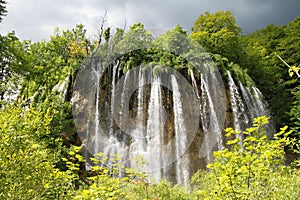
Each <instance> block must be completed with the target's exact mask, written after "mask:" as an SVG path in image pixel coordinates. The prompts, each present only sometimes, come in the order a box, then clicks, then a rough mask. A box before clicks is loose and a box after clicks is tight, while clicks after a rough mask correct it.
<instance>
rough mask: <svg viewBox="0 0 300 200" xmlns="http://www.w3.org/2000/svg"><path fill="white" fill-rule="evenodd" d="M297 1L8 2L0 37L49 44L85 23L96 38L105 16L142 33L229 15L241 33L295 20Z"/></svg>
mask: <svg viewBox="0 0 300 200" xmlns="http://www.w3.org/2000/svg"><path fill="white" fill-rule="evenodd" d="M299 7H300V1H299V0H285V1H282V0H264V1H262V0H251V1H250V0H238V1H237V0H226V1H224V0H198V1H195V0H185V1H184V0H164V1H161V0H152V1H141V0H102V1H99V0H64V1H61V0H40V1H34V0H26V1H20V0H10V1H9V4H8V6H7V10H8V15H7V16H6V17H5V18H4V20H3V22H2V23H1V24H0V33H1V34H5V33H7V32H8V31H11V30H15V31H16V33H17V35H18V36H19V37H20V38H21V39H32V40H34V41H37V40H41V39H48V38H49V36H50V34H51V33H53V31H54V28H55V27H57V26H59V27H61V28H72V27H74V26H75V25H76V24H77V23H83V24H84V25H85V26H86V28H87V29H88V33H89V35H93V34H96V33H97V30H98V29H99V26H100V22H101V20H102V17H103V15H104V13H105V11H106V10H107V21H106V26H111V27H112V28H116V27H124V24H125V22H126V24H127V27H128V26H130V25H131V24H133V23H136V22H142V23H144V24H145V26H146V27H160V28H163V29H162V30H164V29H165V28H172V27H174V26H175V25H176V24H180V25H182V26H183V27H184V28H185V29H186V30H190V29H191V27H192V26H193V23H194V21H195V20H196V19H197V18H198V16H199V15H200V14H201V13H204V12H205V11H209V12H216V11H220V10H231V11H232V12H233V13H234V15H235V17H236V19H237V22H238V24H239V25H240V26H241V27H242V28H243V31H244V33H249V32H252V31H255V30H257V29H260V28H263V27H264V26H266V25H268V24H271V23H275V24H276V25H280V24H285V23H287V22H289V21H291V20H293V19H294V18H295V17H297V16H298V15H299Z"/></svg>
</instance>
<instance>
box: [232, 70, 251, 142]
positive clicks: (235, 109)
mask: <svg viewBox="0 0 300 200" xmlns="http://www.w3.org/2000/svg"><path fill="white" fill-rule="evenodd" d="M227 74H228V84H229V91H230V104H231V108H232V115H233V128H234V129H235V130H236V131H242V130H243V129H244V128H246V125H248V124H249V118H248V116H247V115H246V112H245V104H244V103H243V99H242V97H241V96H240V93H239V90H238V87H237V86H236V84H235V82H234V80H233V78H232V76H231V73H230V72H229V71H228V72H227ZM237 136H238V138H239V144H240V145H242V143H243V136H242V135H241V134H239V135H237Z"/></svg>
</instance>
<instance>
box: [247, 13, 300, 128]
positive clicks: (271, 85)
mask: <svg viewBox="0 0 300 200" xmlns="http://www.w3.org/2000/svg"><path fill="white" fill-rule="evenodd" d="M299 25H300V17H297V18H296V19H295V20H293V21H292V22H290V23H288V24H287V25H283V26H275V25H273V24H271V25H269V26H267V27H265V28H263V29H261V30H259V31H257V32H254V33H251V34H249V35H246V36H243V37H242V39H241V41H242V43H243V49H244V51H245V52H246V57H245V61H244V64H243V65H242V67H244V68H246V69H247V70H248V73H249V75H250V76H251V78H252V79H253V80H254V81H255V83H256V85H257V86H258V88H259V89H260V90H261V91H262V93H263V94H264V97H265V99H266V100H267V101H268V103H269V105H270V109H271V111H272V114H273V116H274V118H273V119H275V120H276V123H277V124H278V126H279V127H280V126H284V125H285V124H288V125H290V127H292V126H294V125H295V124H291V121H290V114H289V111H290V109H291V106H294V105H295V104H296V103H297V102H296V101H295V100H296V99H297V97H296V96H295V93H291V91H293V90H295V88H296V87H297V86H298V85H299V80H297V79H294V78H292V77H290V76H288V75H287V71H288V70H287V67H286V64H288V65H290V66H293V65H297V64H299V63H300V57H299V51H300V49H299V46H300V44H299V41H300V40H299V37H300V36H299V34H298V30H299ZM277 56H280V57H281V58H282V60H284V61H285V62H286V63H284V62H282V61H281V60H280V59H278V57H277ZM290 72H293V70H292V71H290Z"/></svg>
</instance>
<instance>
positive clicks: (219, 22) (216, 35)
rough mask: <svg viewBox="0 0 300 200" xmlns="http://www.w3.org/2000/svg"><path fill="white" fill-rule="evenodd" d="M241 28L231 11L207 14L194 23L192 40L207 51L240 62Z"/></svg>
mask: <svg viewBox="0 0 300 200" xmlns="http://www.w3.org/2000/svg"><path fill="white" fill-rule="evenodd" d="M240 34H241V28H240V27H239V26H238V25H237V23H236V20H235V17H234V16H233V14H232V13H231V12H230V11H226V12H224V11H221V12H216V13H213V14H211V13H209V12H205V13H204V14H201V15H200V16H199V17H198V19H197V20H196V21H195V22H194V26H193V27H192V32H191V35H190V36H191V38H192V39H194V40H196V41H198V42H199V43H200V44H201V45H202V46H203V47H204V48H206V50H207V51H209V52H211V53H216V54H220V55H222V56H224V57H227V58H228V59H229V60H230V61H234V62H238V61H239V59H240V52H241V46H240V44H239V36H240Z"/></svg>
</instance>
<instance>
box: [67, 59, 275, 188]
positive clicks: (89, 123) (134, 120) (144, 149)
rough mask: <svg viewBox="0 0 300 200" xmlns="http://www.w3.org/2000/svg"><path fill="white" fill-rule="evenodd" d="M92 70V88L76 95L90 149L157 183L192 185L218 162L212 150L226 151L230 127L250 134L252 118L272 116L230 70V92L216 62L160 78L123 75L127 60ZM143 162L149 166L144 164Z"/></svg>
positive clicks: (145, 73)
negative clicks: (194, 178)
mask: <svg viewBox="0 0 300 200" xmlns="http://www.w3.org/2000/svg"><path fill="white" fill-rule="evenodd" d="M93 66H94V67H93V68H92V69H91V70H89V71H88V68H87V69H86V70H87V72H86V73H88V74H87V75H82V76H80V78H81V79H79V83H81V84H82V85H87V87H85V88H83V89H80V88H79V89H77V91H76V92H75V94H74V97H73V101H74V105H75V107H76V109H77V110H75V111H77V113H76V112H75V114H74V115H75V116H79V117H78V118H77V121H79V122H80V123H79V124H77V125H76V126H77V127H76V128H77V129H78V132H79V134H80V135H81V136H82V135H83V136H85V137H83V136H82V141H83V143H84V146H85V147H86V149H88V150H89V151H90V154H96V153H98V152H103V153H104V156H107V157H108V159H109V158H111V157H113V156H114V154H118V155H120V157H122V163H123V164H124V165H125V167H132V168H138V169H139V170H140V171H143V172H145V173H146V174H148V175H149V177H150V178H149V180H151V181H154V182H158V181H159V180H161V179H162V178H165V179H167V180H169V181H172V182H174V183H177V184H179V185H187V184H188V182H189V178H190V176H191V175H192V173H193V172H194V171H196V170H198V169H199V168H201V169H205V168H206V165H207V164H208V163H212V162H213V154H212V153H213V151H215V150H220V149H224V148H225V146H224V144H225V143H226V138H225V137H224V135H223V129H224V128H225V127H224V125H230V124H232V125H233V128H235V129H238V130H243V129H244V128H245V127H246V126H248V125H249V122H250V119H252V118H254V117H257V116H259V115H267V114H268V112H267V106H266V105H265V104H264V102H263V98H262V95H261V93H260V92H259V90H258V89H257V88H255V87H252V88H248V87H245V86H243V85H242V84H241V83H240V82H239V84H236V83H235V81H234V79H233V77H232V76H231V74H230V72H228V90H227V91H226V90H225V87H224V85H222V84H223V82H222V81H223V80H222V77H221V76H220V75H219V74H218V71H217V70H215V69H214V67H213V66H211V64H210V63H209V62H207V63H205V62H204V63H203V66H202V65H201V66H200V67H201V71H199V72H196V70H195V71H192V70H190V76H189V77H184V76H183V75H181V74H180V73H178V72H176V70H174V71H172V70H171V69H167V70H161V72H160V71H157V73H155V74H154V72H153V68H152V67H153V66H151V67H148V68H147V67H145V66H139V67H136V68H135V69H129V70H128V71H127V72H126V73H123V72H120V68H119V67H120V62H117V63H116V64H115V65H114V66H111V68H109V69H106V71H105V70H104V72H103V69H101V65H97V66H96V67H95V65H93ZM161 69H163V68H161ZM101 70H102V71H101ZM166 71H167V72H166ZM196 73H197V74H196ZM182 74H184V73H182ZM187 74H188V73H186V74H185V75H187ZM88 77H91V78H90V79H91V80H89V79H88ZM89 81H90V82H91V81H92V83H90V82H89ZM87 88H88V89H87ZM89 88H91V89H89ZM226 92H227V93H226ZM89 101H90V102H92V103H90V102H89ZM88 103H90V104H88ZM229 103H230V104H229ZM82 110H84V111H85V112H86V114H84V115H83V114H82V113H83V112H82ZM230 110H232V113H230V112H229V111H230ZM78 111H79V112H78ZM226 111H227V112H226ZM76 114H77V115H76ZM80 117H81V118H80ZM270 127H272V126H270ZM240 139H242V138H240ZM137 156H142V157H143V159H144V160H145V162H146V165H142V166H140V165H138V164H137V163H136V161H135V160H134V158H135V157H137ZM90 164H91V163H90ZM111 164H112V163H109V161H108V162H107V163H105V165H106V166H110V165H111ZM120 175H122V174H120Z"/></svg>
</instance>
